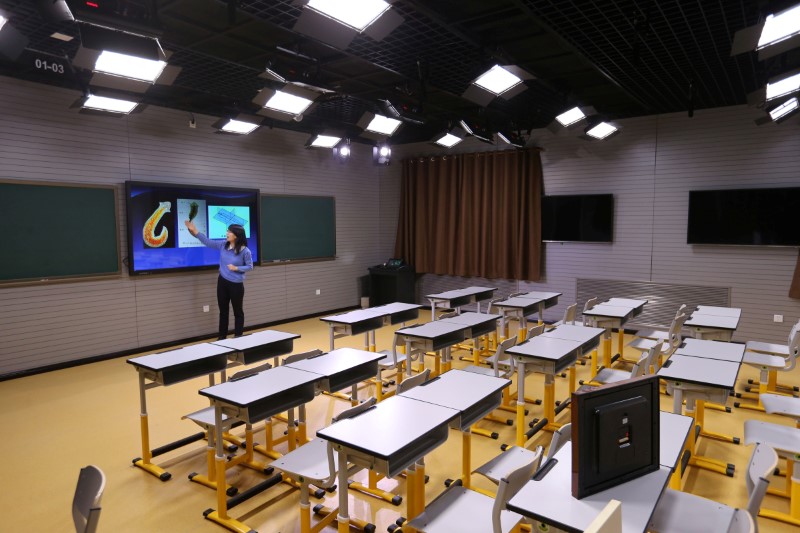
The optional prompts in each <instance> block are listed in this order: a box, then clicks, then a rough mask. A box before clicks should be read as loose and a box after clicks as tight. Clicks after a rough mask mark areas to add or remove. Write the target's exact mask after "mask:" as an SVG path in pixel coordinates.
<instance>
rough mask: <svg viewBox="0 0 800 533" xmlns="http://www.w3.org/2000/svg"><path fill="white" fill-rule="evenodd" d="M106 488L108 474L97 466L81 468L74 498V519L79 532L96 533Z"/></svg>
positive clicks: (76, 529)
mask: <svg viewBox="0 0 800 533" xmlns="http://www.w3.org/2000/svg"><path fill="white" fill-rule="evenodd" d="M105 488H106V476H105V474H103V471H102V470H100V469H99V468H97V467H96V466H92V465H89V466H87V467H85V468H81V473H80V475H79V476H78V486H77V487H75V496H74V497H73V498H72V521H73V522H74V523H75V531H77V533H94V532H95V531H97V522H98V520H99V519H100V499H101V498H102V497H103V491H104V490H105Z"/></svg>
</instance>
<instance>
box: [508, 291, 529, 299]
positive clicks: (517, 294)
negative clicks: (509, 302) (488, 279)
mask: <svg viewBox="0 0 800 533" xmlns="http://www.w3.org/2000/svg"><path fill="white" fill-rule="evenodd" d="M523 294H527V293H526V292H524V291H523V292H512V293H511V294H509V295H508V297H509V298H516V297H517V296H522V295H523Z"/></svg>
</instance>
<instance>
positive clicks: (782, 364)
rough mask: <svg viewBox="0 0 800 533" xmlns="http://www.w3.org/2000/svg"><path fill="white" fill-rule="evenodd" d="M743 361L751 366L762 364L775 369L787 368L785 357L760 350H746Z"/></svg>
mask: <svg viewBox="0 0 800 533" xmlns="http://www.w3.org/2000/svg"><path fill="white" fill-rule="evenodd" d="M742 362H743V363H745V364H748V365H751V366H761V367H767V368H772V369H775V370H780V369H782V368H786V359H784V358H783V357H781V356H779V355H769V354H766V353H759V352H745V353H744V359H742Z"/></svg>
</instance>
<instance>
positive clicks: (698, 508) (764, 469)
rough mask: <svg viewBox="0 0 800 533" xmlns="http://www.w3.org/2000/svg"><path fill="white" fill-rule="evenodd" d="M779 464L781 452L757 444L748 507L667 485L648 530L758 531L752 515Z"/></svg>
mask: <svg viewBox="0 0 800 533" xmlns="http://www.w3.org/2000/svg"><path fill="white" fill-rule="evenodd" d="M777 464H778V455H777V454H776V453H775V450H773V449H772V448H770V447H769V446H767V445H765V444H758V445H757V446H756V447H755V448H754V449H753V454H752V455H751V456H750V466H749V467H748V469H747V476H746V478H745V481H746V483H747V494H748V501H747V508H746V509H734V508H733V507H728V506H727V505H723V504H721V503H717V502H715V501H713V500H708V499H706V498H702V497H700V496H695V495H694V494H689V493H688V492H682V491H678V490H673V489H667V490H666V491H665V492H664V495H663V496H662V497H661V500H659V502H658V506H657V507H656V510H655V513H654V514H653V518H652V519H651V522H650V527H649V530H652V531H654V532H656V533H673V532H674V533H701V532H702V533H706V532H708V531H721V532H727V533H734V532H736V533H741V532H744V531H758V528H757V526H756V524H755V521H754V520H753V518H752V517H753V516H755V515H757V514H758V510H759V508H760V507H761V502H762V501H763V500H764V495H765V494H766V493H767V487H768V486H769V476H770V474H772V471H773V470H775V466H776V465H777ZM741 513H747V514H748V515H749V518H750V520H749V522H750V524H748V520H747V518H748V517H745V516H742V514H741ZM723 528H724V529H723ZM748 528H749V529H748Z"/></svg>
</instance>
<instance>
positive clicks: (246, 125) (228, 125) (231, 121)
mask: <svg viewBox="0 0 800 533" xmlns="http://www.w3.org/2000/svg"><path fill="white" fill-rule="evenodd" d="M259 126H261V118H260V117H254V116H252V115H243V114H239V115H236V117H235V118H221V119H219V120H218V121H216V122H215V123H214V124H212V125H211V127H212V128H214V129H216V130H218V131H217V132H218V133H233V134H236V135H249V134H250V133H253V132H254V131H256V130H257V129H258V128H259Z"/></svg>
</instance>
